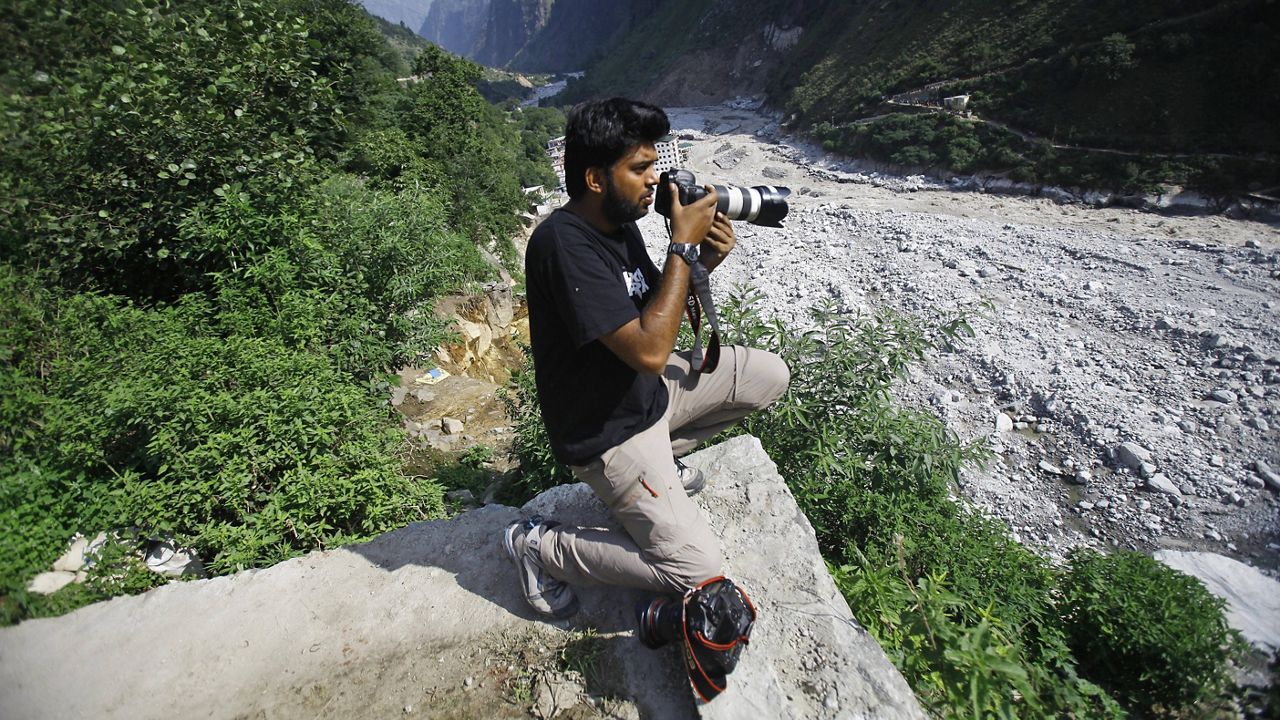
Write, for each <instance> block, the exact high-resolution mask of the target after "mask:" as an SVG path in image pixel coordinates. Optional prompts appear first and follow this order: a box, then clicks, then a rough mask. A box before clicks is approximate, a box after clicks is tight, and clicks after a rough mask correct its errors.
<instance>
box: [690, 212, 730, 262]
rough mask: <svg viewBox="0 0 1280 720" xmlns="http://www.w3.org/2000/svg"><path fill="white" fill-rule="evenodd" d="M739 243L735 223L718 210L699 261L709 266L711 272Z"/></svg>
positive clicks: (703, 244)
mask: <svg viewBox="0 0 1280 720" xmlns="http://www.w3.org/2000/svg"><path fill="white" fill-rule="evenodd" d="M737 244H738V238H737V237H735V236H734V234H733V223H732V222H730V221H729V218H728V217H727V216H726V215H725V214H724V213H722V212H718V213H716V217H715V220H713V221H712V223H711V230H710V231H709V232H707V238H706V240H705V241H703V243H702V255H701V256H700V257H699V258H698V262H701V263H702V264H703V266H705V267H706V268H707V272H711V271H712V270H715V269H716V266H717V265H719V264H720V263H721V261H723V260H724V258H725V256H726V255H728V254H729V253H730V252H732V251H733V248H734V247H736V246H737Z"/></svg>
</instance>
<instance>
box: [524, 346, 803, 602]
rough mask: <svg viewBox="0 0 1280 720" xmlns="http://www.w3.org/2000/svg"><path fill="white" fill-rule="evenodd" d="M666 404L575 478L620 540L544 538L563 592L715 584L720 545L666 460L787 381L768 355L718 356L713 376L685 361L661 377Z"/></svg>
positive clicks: (575, 534)
mask: <svg viewBox="0 0 1280 720" xmlns="http://www.w3.org/2000/svg"><path fill="white" fill-rule="evenodd" d="M663 377H664V378H665V381H666V384H667V391H668V393H669V394H670V400H669V402H668V405H667V411H666V413H665V414H664V415H663V417H662V419H660V420H659V421H658V422H657V423H655V424H654V425H653V427H650V428H649V429H648V430H645V431H644V432H641V433H639V434H637V435H635V436H633V437H632V438H630V439H628V440H626V441H625V442H623V443H621V444H620V445H617V446H615V447H613V448H610V449H609V450H607V451H605V452H604V453H603V454H602V455H601V456H600V457H599V458H598V459H596V460H594V461H593V462H591V463H590V464H588V465H585V466H574V467H573V468H572V470H573V473H574V475H576V476H577V477H578V479H579V480H581V481H583V482H585V483H586V484H587V485H589V486H591V489H592V490H594V491H595V493H596V495H598V496H599V497H600V499H601V500H602V501H604V504H605V505H607V506H608V507H609V509H610V510H611V511H612V512H613V516H614V517H615V518H616V519H617V520H618V522H619V523H621V524H622V527H623V528H625V530H626V532H618V531H616V530H606V529H602V528H581V527H566V526H560V527H557V528H555V529H553V530H551V531H549V532H548V533H547V534H546V535H544V536H543V539H542V542H541V543H540V544H541V552H542V561H543V563H544V564H545V566H546V568H547V570H548V571H549V572H550V573H551V574H552V575H553V576H555V577H557V578H559V579H561V580H564V581H566V582H568V583H570V584H578V585H582V584H592V583H603V584H607V585H622V586H626V587H634V588H642V589H646V590H653V591H657V592H668V593H682V592H684V591H685V590H687V589H688V588H691V587H694V586H695V585H697V584H698V583H700V582H702V581H704V580H707V579H709V578H712V577H715V576H717V575H720V574H721V572H720V565H721V562H722V556H721V554H720V541H719V539H718V538H717V537H716V536H715V534H713V533H712V532H711V528H710V526H708V525H707V521H706V519H705V518H704V517H703V516H702V513H701V511H700V510H699V509H698V506H697V504H696V503H694V501H693V500H692V499H691V498H689V497H687V496H686V495H685V492H684V488H683V487H682V486H681V484H680V480H679V478H678V477H677V475H676V467H675V463H674V461H673V456H676V457H678V456H680V455H684V454H685V453H688V452H690V451H692V450H693V449H694V448H695V447H697V445H698V444H699V443H701V442H702V441H704V440H706V439H708V438H710V437H712V436H714V435H715V434H716V433H718V432H720V431H721V430H724V429H725V428H727V427H729V426H730V425H732V424H733V423H735V422H737V421H738V420H740V419H742V418H743V417H744V416H746V415H747V414H748V413H750V412H752V411H754V410H759V409H761V408H764V407H767V406H768V405H769V404H770V403H772V402H773V401H774V400H777V399H778V398H779V397H781V396H782V394H783V393H784V392H786V389H787V383H788V382H789V380H790V372H789V371H788V369H787V366H786V364H785V363H783V362H782V359H781V358H779V357H778V356H777V355H774V354H773V353H770V352H765V351H763V350H754V349H751V348H745V347H740V346H724V347H722V348H721V354H720V365H719V367H717V368H716V371H715V372H713V373H703V374H691V373H690V372H689V353H687V352H683V353H674V354H672V355H671V359H670V360H668V361H667V369H666V371H665V372H664V373H663Z"/></svg>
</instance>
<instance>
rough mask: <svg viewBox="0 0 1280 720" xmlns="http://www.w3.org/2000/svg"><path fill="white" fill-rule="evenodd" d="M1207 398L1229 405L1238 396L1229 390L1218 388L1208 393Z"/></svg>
mask: <svg viewBox="0 0 1280 720" xmlns="http://www.w3.org/2000/svg"><path fill="white" fill-rule="evenodd" d="M1209 399H1210V400H1214V401H1216V402H1220V403H1225V404H1228V405H1229V404H1231V403H1233V402H1235V401H1236V400H1237V399H1238V398H1237V397H1236V394H1235V393H1233V392H1231V391H1230V390H1223V389H1221V388H1219V389H1217V390H1214V391H1213V392H1211V393H1209Z"/></svg>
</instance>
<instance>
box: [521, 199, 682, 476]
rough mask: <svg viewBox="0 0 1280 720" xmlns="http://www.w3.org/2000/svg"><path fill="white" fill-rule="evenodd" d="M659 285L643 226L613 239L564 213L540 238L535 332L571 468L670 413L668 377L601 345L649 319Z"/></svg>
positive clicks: (537, 361) (533, 283) (539, 367)
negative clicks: (647, 310) (643, 315)
mask: <svg viewBox="0 0 1280 720" xmlns="http://www.w3.org/2000/svg"><path fill="white" fill-rule="evenodd" d="M659 277H660V272H659V271H658V268H657V267H656V266H655V265H654V264H653V261H652V260H650V259H649V255H648V253H646V252H645V248H644V241H643V240H642V238H641V237H640V231H639V230H638V229H637V228H636V226H635V223H627V224H626V225H624V226H622V228H621V229H620V230H619V231H618V232H617V233H616V234H614V235H605V234H603V233H601V232H600V231H599V230H597V229H595V227H593V226H592V225H591V224H590V223H588V222H587V221H586V220H583V219H582V218H580V217H578V216H577V215H575V214H573V213H572V212H570V211H568V210H563V209H561V210H556V211H555V212H553V213H552V214H551V216H550V217H548V218H547V219H546V220H544V221H543V222H542V224H541V225H539V226H538V228H537V229H536V230H534V231H533V236H532V237H531V238H530V239H529V248H528V251H527V253H526V255H525V282H526V285H527V288H528V296H529V333H530V335H531V336H532V339H533V363H534V371H535V375H536V378H537V383H538V400H539V401H540V402H541V403H542V419H543V421H544V422H545V423H546V426H547V434H548V435H549V436H550V438H551V449H552V450H553V451H554V452H555V454H556V457H557V458H559V459H560V460H561V461H562V462H565V463H568V464H570V465H585V464H587V463H588V462H590V461H591V460H594V459H595V458H596V457H598V456H599V455H600V454H601V453H603V452H604V451H605V450H608V449H609V448H611V447H613V446H615V445H617V444H618V443H621V442H622V441H624V440H626V439H628V438H630V437H631V436H633V435H635V434H636V433H639V432H641V431H643V430H646V429H648V428H649V427H650V426H652V425H653V424H654V423H655V422H657V421H658V418H660V417H662V414H663V413H664V412H666V410H667V388H666V385H665V384H663V382H662V378H661V377H660V376H658V375H650V374H648V373H638V372H636V371H635V370H633V369H631V367H630V366H629V365H627V364H626V363H625V362H623V361H622V360H621V359H619V358H618V356H617V355H614V354H613V351H611V350H609V348H607V347H605V346H604V344H603V343H601V342H600V336H602V335H607V334H608V333H610V332H612V331H614V330H617V329H618V328H620V327H622V326H623V325H625V324H627V323H628V322H631V320H633V319H634V318H637V317H639V316H640V310H641V309H642V308H643V307H644V306H645V303H647V302H648V301H649V298H650V297H651V295H652V294H653V293H654V292H656V290H657V284H658V280H659Z"/></svg>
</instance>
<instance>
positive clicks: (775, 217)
mask: <svg viewBox="0 0 1280 720" xmlns="http://www.w3.org/2000/svg"><path fill="white" fill-rule="evenodd" d="M667 183H675V184H676V188H677V190H678V191H679V193H680V204H681V205H688V204H689V203H692V202H697V201H698V200H700V199H702V198H703V197H704V196H706V194H707V191H706V189H704V188H703V187H702V186H701V185H699V184H698V181H697V179H696V178H695V177H694V175H693V173H691V172H689V171H688V170H668V171H666V172H664V173H662V178H661V179H660V180H659V181H658V191H657V197H656V198H655V199H654V204H653V206H654V208H655V209H656V210H657V211H658V212H660V213H662V214H663V215H670V214H671V190H670V188H669V186H668V185H667ZM711 187H713V188H715V190H716V210H719V211H720V212H722V213H724V214H725V216H726V217H728V218H729V219H730V220H746V221H747V222H749V223H751V224H752V225H766V226H768V227H782V219H783V218H785V217H786V216H787V200H786V198H787V196H788V195H790V194H791V190H790V189H788V188H784V187H774V186H773V185H756V186H754V187H749V188H742V187H738V186H736V185H714V184H713V185H712V186H711Z"/></svg>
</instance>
